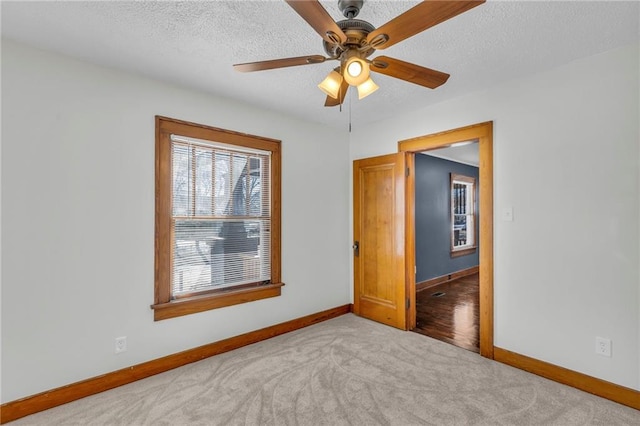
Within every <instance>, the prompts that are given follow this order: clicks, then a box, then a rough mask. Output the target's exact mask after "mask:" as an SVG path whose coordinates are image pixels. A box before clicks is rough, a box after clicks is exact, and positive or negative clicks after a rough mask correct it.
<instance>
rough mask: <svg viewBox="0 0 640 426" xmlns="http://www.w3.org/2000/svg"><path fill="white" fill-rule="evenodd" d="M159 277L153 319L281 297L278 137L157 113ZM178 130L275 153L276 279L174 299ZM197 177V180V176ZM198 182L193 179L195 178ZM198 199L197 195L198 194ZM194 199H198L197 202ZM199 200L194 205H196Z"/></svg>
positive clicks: (273, 254)
mask: <svg viewBox="0 0 640 426" xmlns="http://www.w3.org/2000/svg"><path fill="white" fill-rule="evenodd" d="M155 124H156V145H155V147H156V154H155V166H156V169H155V185H156V189H155V191H156V214H155V265H154V268H155V281H154V302H153V305H151V307H152V308H153V309H154V320H155V321H160V320H164V319H168V318H174V317H177V316H182V315H188V314H192V313H197V312H202V311H206V310H210V309H217V308H221V307H225V306H231V305H236V304H239V303H246V302H252V301H254V300H260V299H265V298H268V297H277V296H280V294H281V290H280V287H281V286H282V284H281V280H282V278H281V273H282V266H281V242H280V238H281V232H282V225H281V220H282V218H281V206H280V203H281V197H282V196H281V178H282V176H281V172H282V160H281V142H280V141H278V140H275V139H269V138H264V137H261V136H254V135H249V134H245V133H240V132H235V131H231V130H225V129H219V128H217V127H211V126H205V125H202V124H197V123H190V122H187V121H182V120H176V119H173V118H167V117H161V116H156V117H155ZM172 134H179V135H181V136H186V137H190V138H196V139H202V140H208V141H213V142H222V143H227V144H231V145H236V146H243V147H247V148H253V149H260V150H263V151H269V152H270V153H271V161H270V162H271V167H270V171H269V182H270V185H271V187H270V191H271V216H270V218H271V229H270V234H271V236H270V239H271V240H270V247H271V259H270V266H271V277H270V279H271V282H272V283H274V284H271V285H265V286H260V287H256V288H252V289H248V290H247V289H244V288H240V286H239V287H234V288H229V289H228V290H225V291H224V292H221V293H220V294H201V295H198V296H195V297H189V298H185V299H180V300H172V299H171V277H172V276H173V271H172V268H173V247H174V246H175V244H174V227H173V226H172V221H173V217H172V205H171V204H172V194H171V191H172V189H171V135H172ZM194 182H195V181H194ZM194 185H195V183H194ZM194 200H195V199H194ZM194 203H195V201H194ZM194 205H195V204H194Z"/></svg>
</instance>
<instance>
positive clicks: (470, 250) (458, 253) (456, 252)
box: [451, 246, 477, 257]
mask: <svg viewBox="0 0 640 426" xmlns="http://www.w3.org/2000/svg"><path fill="white" fill-rule="evenodd" d="M476 249H477V247H475V246H474V247H467V248H464V249H460V250H451V257H460V256H466V255H468V254H473V253H475V252H476Z"/></svg>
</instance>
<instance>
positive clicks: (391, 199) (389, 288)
mask: <svg viewBox="0 0 640 426" xmlns="http://www.w3.org/2000/svg"><path fill="white" fill-rule="evenodd" d="M405 155H406V154H405V153H403V152H401V153H397V154H389V155H383V156H381V157H373V158H365V159H362V160H356V161H354V163H353V194H354V196H353V199H354V211H353V217H354V226H353V234H354V252H353V256H354V257H353V259H354V307H353V309H354V313H355V314H356V315H360V316H362V317H365V318H368V319H371V320H374V321H378V322H381V323H384V324H387V325H390V326H393V327H397V328H400V329H403V330H406V329H407V300H408V299H407V297H408V295H407V290H406V281H405V277H406V270H405V179H406V177H405V170H406V159H405Z"/></svg>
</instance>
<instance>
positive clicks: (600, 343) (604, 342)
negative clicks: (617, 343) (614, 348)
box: [596, 337, 611, 357]
mask: <svg viewBox="0 0 640 426" xmlns="http://www.w3.org/2000/svg"><path fill="white" fill-rule="evenodd" d="M596 353H597V354H598V355H602V356H608V357H610V356H611V339H605V338H604V337H596Z"/></svg>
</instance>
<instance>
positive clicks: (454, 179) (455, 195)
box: [451, 173, 476, 257]
mask: <svg viewBox="0 0 640 426" xmlns="http://www.w3.org/2000/svg"><path fill="white" fill-rule="evenodd" d="M475 194H476V179H475V178H473V177H469V176H463V175H458V174H454V173H451V256H453V257H456V256H462V255H465V254H470V253H474V252H475V250H476V241H475V236H476V215H475Z"/></svg>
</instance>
